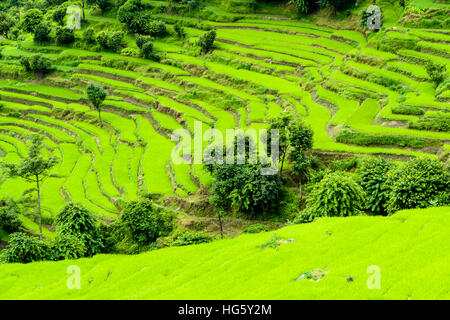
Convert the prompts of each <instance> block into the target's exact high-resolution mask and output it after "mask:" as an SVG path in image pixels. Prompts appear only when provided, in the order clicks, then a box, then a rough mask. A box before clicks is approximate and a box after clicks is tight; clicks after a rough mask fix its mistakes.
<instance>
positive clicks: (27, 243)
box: [2, 232, 50, 263]
mask: <svg viewBox="0 0 450 320" xmlns="http://www.w3.org/2000/svg"><path fill="white" fill-rule="evenodd" d="M49 256H50V247H49V245H48V243H47V242H44V241H39V240H38V239H36V238H34V237H32V236H29V235H27V234H25V233H20V232H17V233H13V234H11V235H10V238H9V247H8V249H6V250H5V252H4V253H3V255H2V260H3V261H5V262H7V263H30V262H34V261H42V260H48V259H49Z"/></svg>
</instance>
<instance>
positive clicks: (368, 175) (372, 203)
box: [358, 158, 393, 215]
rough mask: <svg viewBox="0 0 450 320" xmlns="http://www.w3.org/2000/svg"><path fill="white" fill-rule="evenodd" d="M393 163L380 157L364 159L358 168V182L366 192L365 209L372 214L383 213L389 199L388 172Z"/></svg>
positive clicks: (385, 211)
mask: <svg viewBox="0 0 450 320" xmlns="http://www.w3.org/2000/svg"><path fill="white" fill-rule="evenodd" d="M392 168H393V164H392V163H390V162H388V161H386V160H384V159H382V158H378V159H364V160H363V161H362V162H361V164H360V167H359V168H358V183H359V184H360V185H361V187H362V188H363V190H364V191H365V192H366V198H365V199H366V202H365V209H366V210H368V211H369V212H370V213H372V214H381V215H385V214H386V213H387V210H386V209H387V204H388V201H389V192H390V190H389V188H388V187H387V184H386V182H387V180H388V173H389V171H390V170H391V169H392Z"/></svg>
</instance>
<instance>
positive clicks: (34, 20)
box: [20, 9, 44, 32]
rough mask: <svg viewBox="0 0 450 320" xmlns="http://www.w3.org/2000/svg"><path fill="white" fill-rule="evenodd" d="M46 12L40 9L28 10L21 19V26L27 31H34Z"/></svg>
mask: <svg viewBox="0 0 450 320" xmlns="http://www.w3.org/2000/svg"><path fill="white" fill-rule="evenodd" d="M43 16H44V14H43V13H42V11H41V10H39V9H30V10H28V11H26V12H25V13H24V14H23V16H22V19H21V21H20V28H21V29H22V30H24V31H25V32H34V30H35V29H36V27H37V26H38V25H39V24H40V23H41V22H42V18H43Z"/></svg>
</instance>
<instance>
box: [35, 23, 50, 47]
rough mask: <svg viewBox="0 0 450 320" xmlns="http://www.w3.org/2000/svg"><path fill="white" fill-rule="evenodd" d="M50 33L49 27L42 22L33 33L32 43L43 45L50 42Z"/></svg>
mask: <svg viewBox="0 0 450 320" xmlns="http://www.w3.org/2000/svg"><path fill="white" fill-rule="evenodd" d="M51 31H52V29H51V27H50V25H48V24H47V23H45V22H43V23H40V24H39V25H38V26H37V27H36V30H35V31H34V41H35V42H36V43H43V42H48V41H50V32H51Z"/></svg>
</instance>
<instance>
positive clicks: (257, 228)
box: [243, 223, 270, 233]
mask: <svg viewBox="0 0 450 320" xmlns="http://www.w3.org/2000/svg"><path fill="white" fill-rule="evenodd" d="M266 231H270V228H269V227H268V226H265V225H263V224H260V223H256V224H252V225H251V226H248V227H247V228H245V229H244V231H243V232H244V233H260V232H266Z"/></svg>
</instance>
